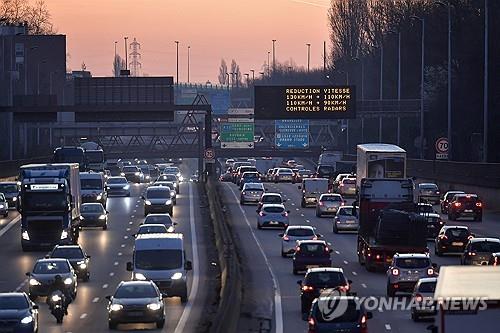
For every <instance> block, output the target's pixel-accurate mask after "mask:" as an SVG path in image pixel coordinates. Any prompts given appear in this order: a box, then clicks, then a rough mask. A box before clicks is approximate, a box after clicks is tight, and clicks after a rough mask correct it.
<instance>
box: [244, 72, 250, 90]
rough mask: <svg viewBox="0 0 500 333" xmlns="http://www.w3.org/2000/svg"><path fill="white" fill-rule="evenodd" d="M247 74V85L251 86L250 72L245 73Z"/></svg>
mask: <svg viewBox="0 0 500 333" xmlns="http://www.w3.org/2000/svg"><path fill="white" fill-rule="evenodd" d="M245 76H246V77H247V87H249V86H250V82H249V81H250V74H248V73H245Z"/></svg>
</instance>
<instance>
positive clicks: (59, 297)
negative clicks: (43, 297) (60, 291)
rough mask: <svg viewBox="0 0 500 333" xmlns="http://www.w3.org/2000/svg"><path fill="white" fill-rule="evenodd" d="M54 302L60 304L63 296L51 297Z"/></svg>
mask: <svg viewBox="0 0 500 333" xmlns="http://www.w3.org/2000/svg"><path fill="white" fill-rule="evenodd" d="M51 300H52V302H59V301H60V300H61V296H59V295H54V296H52V297H51Z"/></svg>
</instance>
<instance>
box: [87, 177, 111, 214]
mask: <svg viewBox="0 0 500 333" xmlns="http://www.w3.org/2000/svg"><path fill="white" fill-rule="evenodd" d="M80 184H81V185H80V191H81V196H82V203H86V202H99V203H101V204H102V206H103V207H104V208H106V202H107V200H108V192H107V191H106V179H105V178H104V175H103V174H102V173H100V172H93V171H89V172H80Z"/></svg>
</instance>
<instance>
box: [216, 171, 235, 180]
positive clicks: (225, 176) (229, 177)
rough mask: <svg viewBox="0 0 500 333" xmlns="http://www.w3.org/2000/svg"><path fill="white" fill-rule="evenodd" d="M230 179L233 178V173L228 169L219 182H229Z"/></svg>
mask: <svg viewBox="0 0 500 333" xmlns="http://www.w3.org/2000/svg"><path fill="white" fill-rule="evenodd" d="M232 178H233V173H232V172H231V171H230V170H229V169H228V170H227V171H226V172H224V173H223V174H222V175H221V176H220V177H219V180H220V181H221V182H230V181H231V179H232Z"/></svg>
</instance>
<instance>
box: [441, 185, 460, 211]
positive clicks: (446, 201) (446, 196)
mask: <svg viewBox="0 0 500 333" xmlns="http://www.w3.org/2000/svg"><path fill="white" fill-rule="evenodd" d="M455 194H465V192H464V191H448V192H446V193H445V194H444V195H443V198H442V199H441V201H440V206H441V213H442V214H448V205H449V204H450V202H451V199H453V197H454V196H455Z"/></svg>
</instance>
